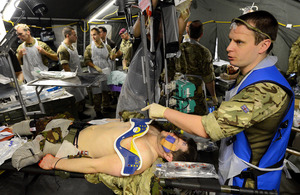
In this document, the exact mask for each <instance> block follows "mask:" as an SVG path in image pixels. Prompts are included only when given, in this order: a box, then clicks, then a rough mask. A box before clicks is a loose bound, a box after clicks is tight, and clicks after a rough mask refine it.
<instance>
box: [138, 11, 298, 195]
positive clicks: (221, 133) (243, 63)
mask: <svg viewBox="0 0 300 195" xmlns="http://www.w3.org/2000/svg"><path fill="white" fill-rule="evenodd" d="M277 31H278V22H277V20H276V19H275V17H274V16H273V15H272V14H270V13H269V12H266V11H256V12H251V13H247V14H245V15H242V16H240V17H238V18H235V19H233V20H232V23H231V28H230V33H229V39H230V43H229V45H228V47H227V52H228V59H229V61H230V64H231V65H233V66H236V67H239V69H240V75H239V76H238V78H237V82H236V85H235V87H234V88H233V89H231V90H230V91H229V92H228V93H227V95H226V96H227V97H226V101H224V102H222V104H221V105H220V107H219V109H218V110H216V111H214V112H212V113H210V114H208V115H205V116H197V115H189V114H184V113H181V112H178V111H176V110H173V109H169V108H166V107H163V106H160V105H158V104H151V105H149V106H148V107H145V108H144V109H142V110H149V116H150V118H161V117H164V118H166V119H168V120H169V121H170V122H172V123H173V124H174V125H176V126H178V127H179V128H181V129H182V130H184V131H186V132H188V133H191V134H195V135H197V136H201V137H205V138H210V139H212V140H213V141H217V140H222V141H221V148H220V156H219V175H220V183H221V184H224V183H225V184H227V183H228V184H229V185H233V186H239V187H246V188H253V189H265V190H273V189H275V190H277V191H278V192H279V187H280V179H281V171H282V168H283V159H284V154H285V150H286V147H287V143H288V139H289V135H290V131H291V126H292V121H293V112H294V94H293V91H292V89H291V87H290V86H289V84H288V82H287V81H286V80H285V78H284V77H283V76H282V75H281V74H280V72H279V71H278V70H277V68H276V67H275V63H276V62H277V58H276V57H275V56H270V55H268V54H269V52H270V51H271V49H272V47H273V41H275V39H276V36H277Z"/></svg>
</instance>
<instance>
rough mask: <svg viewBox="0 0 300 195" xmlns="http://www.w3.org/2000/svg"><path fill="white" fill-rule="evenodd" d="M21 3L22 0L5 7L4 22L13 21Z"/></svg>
mask: <svg viewBox="0 0 300 195" xmlns="http://www.w3.org/2000/svg"><path fill="white" fill-rule="evenodd" d="M19 3H20V0H11V1H9V2H8V3H7V5H6V6H5V7H4V11H3V16H2V17H3V19H4V20H10V19H11V17H12V15H13V14H14V12H15V10H16V8H17V6H18V5H19Z"/></svg>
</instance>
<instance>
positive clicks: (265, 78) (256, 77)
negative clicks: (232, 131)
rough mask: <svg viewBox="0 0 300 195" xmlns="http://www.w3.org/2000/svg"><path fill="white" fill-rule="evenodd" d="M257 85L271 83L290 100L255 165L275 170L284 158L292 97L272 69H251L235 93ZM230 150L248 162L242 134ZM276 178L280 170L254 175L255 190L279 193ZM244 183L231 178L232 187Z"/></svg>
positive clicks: (292, 94)
mask: <svg viewBox="0 0 300 195" xmlns="http://www.w3.org/2000/svg"><path fill="white" fill-rule="evenodd" d="M261 82H271V83H275V84H277V85H279V86H280V87H281V88H282V89H284V90H285V91H286V92H287V94H288V95H289V96H290V98H291V99H290V103H289V107H288V109H287V111H286V114H285V116H284V117H283V119H282V121H281V123H280V124H279V126H278V128H277V131H276V134H275V136H274V137H273V139H272V142H271V144H270V145H269V147H268V149H267V151H266V152H265V154H264V155H263V156H262V158H261V159H260V161H259V164H258V167H260V168H270V167H272V168H278V167H280V166H282V165H283V163H282V160H283V159H284V155H285V152H286V147H287V144H288V141H289V137H290V132H291V128H292V124H293V115H294V100H295V98H294V93H293V90H292V89H291V87H290V85H289V83H288V82H287V80H286V79H285V78H284V77H283V76H282V74H281V73H280V72H279V71H278V70H277V68H276V67H275V66H270V67H267V68H263V69H258V70H254V71H253V72H252V73H251V74H250V75H249V76H248V78H246V80H245V81H244V82H243V83H242V84H241V86H240V87H239V89H238V92H237V93H239V92H240V91H241V90H242V89H244V88H245V87H247V86H249V85H253V84H255V83H261ZM233 151H234V153H235V154H236V155H237V156H238V157H239V158H241V159H243V160H244V161H246V162H250V161H251V156H252V151H251V148H250V144H249V142H248V139H247V137H246V135H245V133H244V131H242V132H240V133H238V134H237V135H236V140H235V141H234V143H233ZM274 165H275V167H274ZM244 171H246V170H244ZM280 179H281V170H280V171H270V172H264V173H263V174H258V176H257V177H256V188H257V189H264V190H274V189H276V190H277V192H279V187H280ZM245 181H246V179H243V178H241V177H239V176H237V177H234V178H233V185H234V186H239V187H243V186H244V185H245Z"/></svg>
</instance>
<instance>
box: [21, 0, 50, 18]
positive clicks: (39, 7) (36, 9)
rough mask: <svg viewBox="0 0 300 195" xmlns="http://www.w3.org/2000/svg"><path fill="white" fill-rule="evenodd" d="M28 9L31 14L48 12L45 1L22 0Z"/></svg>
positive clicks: (38, 14) (37, 14)
mask: <svg viewBox="0 0 300 195" xmlns="http://www.w3.org/2000/svg"><path fill="white" fill-rule="evenodd" d="M24 3H25V4H26V5H27V7H28V8H29V10H30V11H31V12H32V14H33V15H35V16H37V17H40V16H43V15H45V14H46V13H47V12H48V8H47V6H46V5H45V3H44V2H43V1H41V0H24Z"/></svg>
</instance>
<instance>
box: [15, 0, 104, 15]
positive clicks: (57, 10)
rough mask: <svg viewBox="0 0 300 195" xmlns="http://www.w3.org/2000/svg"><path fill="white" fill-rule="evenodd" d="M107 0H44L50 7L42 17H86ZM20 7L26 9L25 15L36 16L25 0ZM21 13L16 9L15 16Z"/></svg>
mask: <svg viewBox="0 0 300 195" xmlns="http://www.w3.org/2000/svg"><path fill="white" fill-rule="evenodd" d="M106 1H107V0H97V1H95V0H43V2H44V3H45V4H46V6H47V8H48V13H47V14H45V15H44V16H42V17H41V18H53V19H55V18H64V19H86V18H87V17H88V16H90V15H91V14H92V13H93V12H94V11H95V10H97V8H99V7H101V6H102V5H104V4H105V2H106ZM19 7H20V8H22V9H23V10H25V17H35V16H34V15H33V14H32V13H31V11H30V10H29V9H28V7H27V6H26V5H25V3H24V2H21V3H20V4H19ZM20 15H21V12H20V11H16V13H15V14H14V17H18V16H20Z"/></svg>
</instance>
